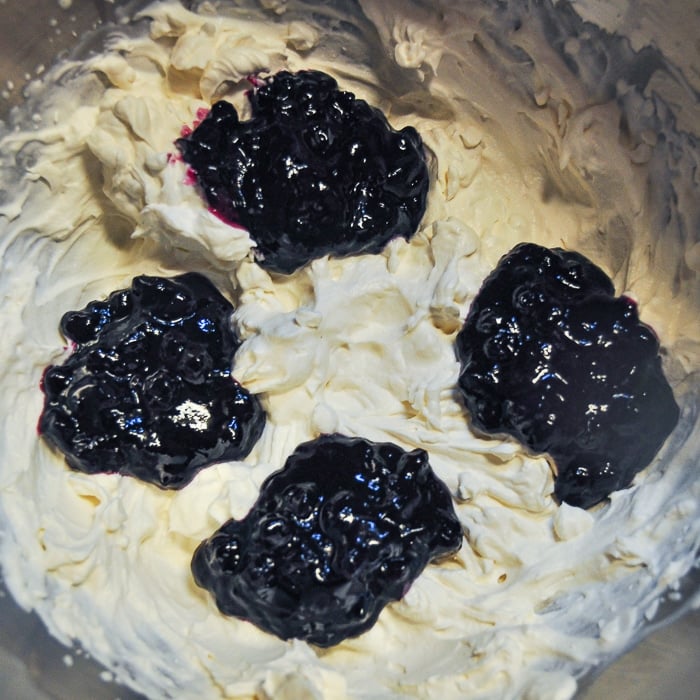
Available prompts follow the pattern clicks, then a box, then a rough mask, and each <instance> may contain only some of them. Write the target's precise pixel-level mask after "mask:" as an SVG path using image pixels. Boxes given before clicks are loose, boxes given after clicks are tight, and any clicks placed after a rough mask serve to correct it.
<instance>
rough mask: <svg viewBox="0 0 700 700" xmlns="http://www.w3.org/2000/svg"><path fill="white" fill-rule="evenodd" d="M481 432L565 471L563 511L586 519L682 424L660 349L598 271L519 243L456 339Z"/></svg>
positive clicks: (576, 257) (560, 482)
mask: <svg viewBox="0 0 700 700" xmlns="http://www.w3.org/2000/svg"><path fill="white" fill-rule="evenodd" d="M457 356H458V358H459V360H460V362H461V368H462V369H461V374H460V378H459V388H460V390H461V394H462V396H463V398H464V401H465V403H466V406H467V409H468V410H469V413H470V415H471V420H472V423H473V425H474V426H475V427H476V428H478V429H479V430H482V431H484V432H487V433H507V434H509V435H512V436H513V437H515V438H516V439H517V440H519V441H521V442H522V443H524V444H525V445H526V446H527V447H528V448H530V449H531V450H532V451H534V452H545V453H548V454H549V455H550V457H551V458H552V460H553V461H554V463H555V465H556V468H557V477H556V481H555V494H556V496H557V498H558V499H559V500H560V501H565V502H566V503H569V504H571V505H576V506H580V507H583V508H588V507H590V506H593V505H595V504H596V503H598V502H600V501H601V500H603V499H604V498H606V497H607V496H608V495H609V494H610V493H611V492H612V491H615V490H618V489H621V488H625V487H626V486H628V485H629V484H630V482H631V481H632V479H633V477H634V475H635V474H636V473H637V472H638V471H640V470H641V469H643V468H644V467H645V466H647V465H648V464H649V463H650V462H651V460H652V459H653V458H654V456H655V455H656V453H657V452H658V450H659V449H660V448H661V446H662V444H663V443H664V441H665V440H666V438H667V437H668V435H669V434H670V433H671V431H672V430H673V428H674V427H675V425H676V423H677V422H678V415H679V409H678V406H677V404H676V402H675V399H674V397H673V392H672V390H671V387H670V386H669V384H668V382H667V380H666V378H665V377H664V374H663V371H662V368H661V358H660V357H659V342H658V339H657V338H656V335H655V334H654V332H653V331H652V329H651V328H650V327H649V326H647V325H645V324H643V323H641V322H640V321H639V317H638V313H637V308H636V305H635V303H634V302H633V301H632V300H630V299H628V298H626V297H615V296H614V287H613V284H612V281H611V280H610V279H609V278H608V277H607V275H606V274H605V273H604V272H603V271H602V270H601V269H600V268H598V267H597V266H596V265H594V264H593V263H592V262H591V261H590V260H588V259H587V258H585V257H584V256H583V255H580V254H579V253H575V252H567V251H564V250H562V249H560V248H554V249H551V250H550V249H547V248H543V247H541V246H538V245H535V244H533V243H521V244H520V245H518V246H516V247H515V248H514V249H513V250H511V251H510V252H509V253H508V254H506V255H505V256H504V257H503V258H502V259H501V260H500V262H499V263H498V266H497V267H496V269H495V270H494V271H493V272H492V273H491V274H490V275H489V276H488V277H487V279H486V280H485V282H484V284H483V286H482V287H481V290H480V291H479V293H478V294H477V296H476V298H475V300H474V302H473V303H472V306H471V308H470V310H469V314H468V316H467V319H466V321H465V323H464V326H463V328H462V330H461V331H460V333H459V334H458V336H457Z"/></svg>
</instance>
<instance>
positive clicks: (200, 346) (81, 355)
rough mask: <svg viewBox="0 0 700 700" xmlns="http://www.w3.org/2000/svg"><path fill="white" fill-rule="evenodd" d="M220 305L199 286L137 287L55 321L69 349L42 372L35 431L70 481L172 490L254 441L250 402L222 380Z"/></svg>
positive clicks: (195, 279) (212, 291) (205, 283)
mask: <svg viewBox="0 0 700 700" xmlns="http://www.w3.org/2000/svg"><path fill="white" fill-rule="evenodd" d="M232 311H233V308H232V306H231V304H230V303H229V302H228V301H227V300H226V299H225V298H224V297H223V296H222V295H221V294H220V293H219V292H218V291H217V290H216V288H215V287H214V286H213V285H212V284H211V282H209V280H207V279H206V278H205V277H203V276H201V275H198V274H194V273H190V274H186V275H180V276H179V277H174V278H172V279H167V278H161V277H146V276H141V277H136V278H134V280H133V284H132V286H131V288H130V289H123V290H120V291H117V292H114V293H113V294H111V295H110V297H109V298H108V299H107V300H106V301H93V302H91V303H90V304H88V305H87V307H86V308H85V309H83V310H82V311H70V312H68V313H67V314H65V315H64V316H63V318H62V320H61V330H62V332H63V334H64V335H65V337H66V338H67V339H69V340H71V341H73V342H74V343H75V344H76V347H75V349H74V352H73V353H72V354H71V355H70V356H69V357H68V358H67V359H66V361H65V362H64V363H63V364H62V365H54V366H51V367H49V368H48V369H47V370H46V372H45V374H44V380H43V390H44V393H45V395H46V397H45V403H44V411H43V413H42V416H41V419H40V422H39V430H40V432H41V434H42V435H43V437H44V439H45V440H46V441H47V442H49V443H50V444H51V445H53V446H54V447H56V448H58V449H59V450H60V451H61V452H63V453H64V454H65V456H66V460H67V462H68V465H69V466H70V467H71V468H72V469H75V470H78V471H82V472H86V473H88V474H94V473H97V472H118V473H120V474H128V475H131V476H135V477H138V478H139V479H143V480H144V481H148V482H151V483H153V484H156V485H157V486H160V487H161V488H168V489H177V488H181V487H182V486H184V485H185V484H187V483H188V482H189V481H191V480H192V478H193V477H194V475H195V474H196V473H197V472H198V471H199V470H200V469H201V468H202V467H205V466H207V465H209V464H211V463H213V462H220V461H223V460H234V459H241V458H243V457H244V456H245V455H247V454H248V452H250V450H251V449H252V447H253V445H254V444H255V442H256V441H257V439H258V438H259V437H260V433H261V432H262V429H263V426H264V423H265V416H264V414H263V412H262V409H261V407H260V404H259V402H258V400H257V399H256V398H255V397H253V396H251V395H250V394H249V393H248V392H247V391H246V390H245V389H243V388H242V387H241V386H240V385H239V384H238V383H237V382H236V381H235V379H234V378H233V377H232V376H231V365H232V363H233V355H234V352H235V351H236V348H237V347H238V345H239V341H238V338H237V337H236V336H235V334H234V333H233V330H232V328H231V313H232Z"/></svg>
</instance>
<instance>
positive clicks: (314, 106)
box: [177, 71, 428, 273]
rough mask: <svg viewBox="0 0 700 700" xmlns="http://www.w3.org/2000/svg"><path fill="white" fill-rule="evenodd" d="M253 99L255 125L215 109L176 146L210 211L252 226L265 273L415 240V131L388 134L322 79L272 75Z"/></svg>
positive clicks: (419, 148) (423, 190) (421, 177)
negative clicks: (392, 242)
mask: <svg viewBox="0 0 700 700" xmlns="http://www.w3.org/2000/svg"><path fill="white" fill-rule="evenodd" d="M249 97H250V104H251V109H252V117H251V119H249V120H247V121H240V120H239V118H238V114H237V113H236V110H235V108H234V107H233V106H232V105H231V104H229V103H228V102H225V101H220V102H217V103H216V104H214V105H213V107H212V108H211V111H210V113H209V114H208V116H207V117H206V118H205V119H204V120H203V121H202V122H201V123H200V125H199V126H198V127H197V128H196V129H195V130H194V131H193V132H192V133H191V134H190V135H189V136H186V137H183V138H181V139H179V140H178V141H177V146H178V148H179V149H180V151H181V153H182V156H183V158H184V160H185V162H187V163H188V164H189V165H190V166H191V167H192V169H193V171H194V172H195V174H196V178H197V182H198V184H199V186H200V187H201V189H202V191H203V194H204V196H205V198H206V200H207V202H208V204H209V205H210V206H211V207H212V209H214V210H215V211H216V212H217V213H218V214H219V215H221V216H223V217H224V218H225V219H228V220H229V221H231V222H238V223H240V224H242V225H243V226H244V227H245V228H246V229H248V231H249V232H250V235H251V237H252V238H253V240H254V241H255V242H256V244H257V247H256V249H255V254H256V256H257V259H258V261H259V263H260V264H261V265H263V266H264V267H266V268H268V269H270V270H274V271H278V272H283V273H290V272H293V271H294V270H295V269H297V268H299V267H301V266H302V265H304V264H305V263H307V262H309V261H310V260H312V259H314V258H318V257H321V256H323V255H326V254H331V255H335V256H347V255H354V254H358V253H378V252H380V251H381V250H382V249H383V248H384V246H385V245H386V243H387V242H388V241H389V240H390V239H392V238H396V237H399V236H401V237H403V238H405V239H409V238H410V237H411V236H412V235H413V234H414V233H415V231H416V229H417V227H418V224H419V223H420V220H421V218H422V216H423V213H424V211H425V204H426V197H427V191H428V168H427V165H426V161H425V154H424V151H423V144H422V141H421V138H420V136H419V135H418V133H417V132H416V130H415V129H413V128H412V127H406V128H404V129H402V130H401V131H395V130H394V129H392V128H391V126H390V125H389V123H388V122H387V120H386V118H385V117H384V115H383V114H382V113H381V112H380V111H379V110H378V109H375V108H373V107H370V106H369V105H368V104H367V103H366V102H364V101H363V100H358V99H356V98H355V96H354V95H353V94H352V93H349V92H343V91H341V90H339V89H338V84H337V83H336V81H335V80H334V79H333V78H331V77H330V76H329V75H326V74H324V73H321V72H319V71H301V72H299V73H288V72H280V73H277V74H275V75H274V76H272V77H270V78H268V79H266V80H263V81H261V84H260V85H259V86H258V87H257V88H255V89H254V90H252V91H251V93H250V96H249Z"/></svg>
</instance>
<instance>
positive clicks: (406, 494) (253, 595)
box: [192, 435, 462, 647]
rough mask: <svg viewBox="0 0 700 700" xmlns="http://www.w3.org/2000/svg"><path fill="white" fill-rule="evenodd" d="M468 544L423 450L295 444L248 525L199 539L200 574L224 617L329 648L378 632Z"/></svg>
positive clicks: (235, 524)
mask: <svg viewBox="0 0 700 700" xmlns="http://www.w3.org/2000/svg"><path fill="white" fill-rule="evenodd" d="M461 542H462V531H461V527H460V524H459V521H458V520H457V518H456V516H455V513H454V509H453V506H452V500H451V497H450V494H449V492H448V490H447V487H446V486H445V485H444V484H443V483H442V482H441V481H439V480H438V479H437V478H436V476H435V475H434V473H433V471H432V469H431V468H430V465H429V464H428V455H427V454H426V453H425V452H424V451H423V450H414V451H412V452H408V453H407V452H404V451H403V450H402V449H401V448H399V447H397V446H396V445H393V444H391V443H372V442H369V441H367V440H364V439H362V438H348V437H343V436H341V435H326V436H323V437H320V438H318V439H317V440H313V441H311V442H307V443H304V444H303V445H301V446H299V447H298V448H297V450H296V451H295V452H294V454H292V455H291V456H290V457H289V459H288V460H287V463H286V464H285V466H284V468H283V469H282V470H280V471H278V472H275V473H274V474H272V475H271V476H270V477H269V478H268V479H267V480H266V481H265V483H264V484H263V486H262V490H261V493H260V496H259V498H258V500H257V502H256V503H255V505H254V506H253V508H252V509H251V511H250V512H249V513H248V515H247V516H246V517H245V518H244V519H243V520H239V521H236V520H230V521H229V522H227V523H226V524H225V525H223V526H222V527H221V528H220V529H219V530H218V531H217V532H216V533H215V534H214V535H212V537H210V538H209V539H208V540H205V541H204V542H202V543H201V544H200V546H199V547H198V548H197V550H196V552H195V554H194V558H193V560H192V572H193V574H194V578H195V581H196V582H197V584H198V585H199V586H202V587H203V588H206V589H208V590H209V591H210V592H211V593H212V594H213V595H214V597H215V599H216V602H217V605H218V607H219V609H220V610H221V612H223V613H224V614H226V615H234V616H236V617H240V618H243V619H245V620H250V621H251V622H253V623H254V624H255V625H257V626H258V627H260V628H261V629H263V630H265V631H267V632H271V633H272V634H275V635H277V636H278V637H281V638H282V639H290V638H296V639H304V640H306V641H308V642H311V643H313V644H317V645H320V646H324V647H327V646H331V645H333V644H337V643H338V642H341V641H342V640H343V639H345V638H346V637H352V636H356V635H358V634H360V633H361V632H364V631H365V630H367V629H369V628H370V627H371V626H372V625H373V624H374V622H375V621H376V619H377V617H378V615H379V613H380V612H381V610H382V609H383V607H384V606H385V605H386V604H387V603H388V602H390V601H393V600H398V599H399V598H401V597H402V596H403V595H404V594H405V593H406V591H407V590H408V588H409V586H410V585H411V583H412V582H413V580H414V579H415V578H416V577H417V576H418V575H419V574H420V573H421V571H422V570H423V569H424V568H425V566H426V565H427V564H428V562H429V561H430V560H432V559H434V558H436V557H441V556H444V555H447V554H450V553H453V552H455V551H457V550H458V549H459V547H460V545H461Z"/></svg>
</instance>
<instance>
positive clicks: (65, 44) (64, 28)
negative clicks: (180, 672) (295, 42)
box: [0, 0, 700, 700]
mask: <svg viewBox="0 0 700 700" xmlns="http://www.w3.org/2000/svg"><path fill="white" fill-rule="evenodd" d="M129 4H130V3H127V2H119V1H118V0H117V2H115V1H114V0H112V1H111V2H110V1H109V0H103V1H100V0H72V2H71V1H70V0H0V94H1V96H0V117H3V116H5V115H6V114H7V112H8V110H9V109H10V108H11V107H12V106H13V105H16V104H19V103H20V102H21V101H22V95H23V88H24V86H25V85H26V84H27V83H28V82H30V81H31V80H32V79H34V78H36V77H38V76H40V75H41V73H42V72H43V71H44V70H45V68H46V66H47V65H48V64H49V63H50V62H52V61H53V60H54V59H55V57H56V56H59V55H61V54H62V53H64V52H66V51H68V50H72V49H74V48H75V47H76V46H78V45H79V44H80V43H81V41H82V37H83V36H84V33H85V32H86V31H88V30H91V29H94V28H95V27H96V26H98V25H99V24H100V23H105V22H110V21H118V20H119V16H120V11H123V10H124V8H125V7H128V5H129ZM595 4H596V3H595V2H590V3H588V5H589V6H592V5H595ZM608 4H609V3H608ZM623 4H624V5H626V3H622V2H621V3H620V6H621V7H622V5H623ZM694 4H697V3H694ZM656 5H657V6H658V7H659V8H661V7H665V6H666V3H664V2H663V1H662V2H657V3H656ZM675 6H676V7H682V3H676V5H675ZM689 9H690V8H689ZM699 17H700V10H698V9H696V10H695V12H694V13H693V12H689V13H688V17H687V21H689V22H691V23H694V25H695V28H696V30H697V29H700V19H699ZM678 20H679V18H678V17H673V16H666V17H664V16H663V15H662V14H660V15H659V21H661V22H663V21H666V22H667V26H668V27H673V26H674V25H677V24H678ZM683 21H684V20H683ZM691 34H692V33H691ZM698 34H699V33H698V32H697V31H695V33H694V35H695V36H698ZM88 49H89V46H88V47H85V46H83V47H82V48H81V50H88ZM687 50H688V51H691V52H692V51H695V52H696V54H698V53H700V46H699V45H695V46H693V45H688V46H687ZM686 588H687V590H686V596H687V595H691V594H693V593H696V594H697V591H698V590H700V580H699V579H698V577H697V576H696V577H695V580H693V579H692V578H689V579H688V580H687V581H686ZM696 599H697V595H696ZM697 602H698V603H700V600H698V601H697ZM687 607H688V606H687V605H685V606H681V607H678V606H676V608H675V609H666V610H662V612H661V614H660V615H659V616H658V617H657V619H659V618H660V619H661V620H662V622H661V623H659V624H656V625H655V626H654V627H653V628H652V627H650V635H649V636H648V637H647V639H646V640H645V641H643V642H642V643H641V644H639V645H638V646H637V647H636V648H634V649H633V650H632V651H630V652H629V653H628V654H627V655H625V656H624V657H622V658H621V659H619V660H618V661H617V662H616V663H614V664H613V665H612V666H611V667H610V668H608V669H607V670H605V671H603V672H602V674H600V675H598V674H595V673H593V674H591V677H590V678H589V679H588V682H587V683H584V687H582V689H581V692H580V697H581V698H585V700H602V699H603V698H616V700H625V699H630V700H631V699H632V698H634V699H635V700H661V699H662V698H663V699H664V700H666V699H670V700H691V699H694V698H696V697H697V696H698V688H699V687H700V666H699V665H698V664H697V662H696V658H697V650H698V649H700V612H699V611H697V610H696V611H695V612H687V610H686V608H687ZM681 613H684V615H681ZM675 618H680V619H675ZM106 680H109V675H108V674H107V675H106V672H104V671H103V669H101V668H100V667H99V666H98V665H97V664H96V663H94V662H92V661H91V660H90V659H88V658H86V656H85V655H84V654H82V653H81V652H80V650H76V649H70V650H69V649H67V648H66V647H64V646H62V645H61V644H59V643H58V642H57V641H55V640H54V639H52V638H51V637H50V636H49V635H48V633H47V632H46V630H45V628H44V626H43V624H42V623H41V621H40V620H39V619H38V618H37V617H36V616H35V615H33V614H29V613H26V612H24V611H22V610H20V609H19V608H18V607H17V606H16V605H15V604H14V602H13V601H12V600H11V598H10V597H9V595H8V594H7V593H6V592H5V591H4V589H2V588H0V688H1V689H2V690H1V691H0V696H1V697H2V698H3V699H4V700H44V699H46V698H51V699H59V698H60V699H61V700H63V699H65V700H69V699H70V700H79V699H80V698H90V700H100V699H102V698H104V699H105V700H106V699H107V698H109V699H113V698H115V697H116V696H118V697H119V698H120V699H121V700H134V699H136V698H138V697H139V696H137V695H136V694H134V693H132V692H130V691H128V690H126V689H123V688H117V687H116V686H114V685H112V684H109V683H107V682H105V681H106Z"/></svg>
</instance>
